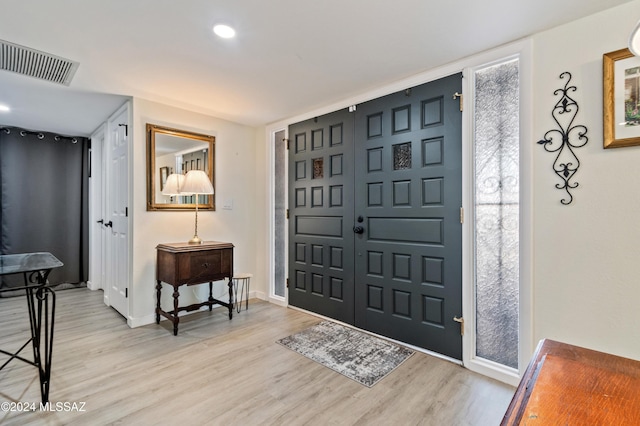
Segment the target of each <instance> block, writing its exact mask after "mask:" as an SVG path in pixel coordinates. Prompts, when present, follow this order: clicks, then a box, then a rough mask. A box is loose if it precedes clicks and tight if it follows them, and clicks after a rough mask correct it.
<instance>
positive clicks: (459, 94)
mask: <svg viewBox="0 0 640 426" xmlns="http://www.w3.org/2000/svg"><path fill="white" fill-rule="evenodd" d="M456 98H460V111H461V112H462V93H458V92H456V93H454V94H453V99H456Z"/></svg>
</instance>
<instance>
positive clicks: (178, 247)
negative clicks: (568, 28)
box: [156, 241, 233, 253]
mask: <svg viewBox="0 0 640 426" xmlns="http://www.w3.org/2000/svg"><path fill="white" fill-rule="evenodd" d="M225 248H233V244H231V243H223V242H220V241H203V242H202V243H201V244H190V243H186V242H185V243H162V244H158V246H157V247H156V249H158V250H164V251H168V252H172V253H177V252H185V251H200V250H211V249H225Z"/></svg>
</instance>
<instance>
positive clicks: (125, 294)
mask: <svg viewBox="0 0 640 426" xmlns="http://www.w3.org/2000/svg"><path fill="white" fill-rule="evenodd" d="M124 297H125V298H128V297H129V289H128V288H125V289H124Z"/></svg>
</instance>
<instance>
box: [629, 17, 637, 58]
mask: <svg viewBox="0 0 640 426" xmlns="http://www.w3.org/2000/svg"><path fill="white" fill-rule="evenodd" d="M629 50H630V51H631V53H633V54H634V55H636V56H640V22H638V23H637V24H636V26H635V28H634V29H633V31H632V32H631V37H629Z"/></svg>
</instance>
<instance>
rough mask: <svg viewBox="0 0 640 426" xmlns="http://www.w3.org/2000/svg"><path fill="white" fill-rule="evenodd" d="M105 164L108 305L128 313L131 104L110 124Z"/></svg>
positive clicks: (124, 313)
mask: <svg viewBox="0 0 640 426" xmlns="http://www.w3.org/2000/svg"><path fill="white" fill-rule="evenodd" d="M107 127H108V137H107V141H106V142H107V149H106V151H107V152H106V154H107V155H106V162H105V165H106V167H105V173H104V178H105V183H106V185H105V188H106V191H105V193H106V204H107V209H106V212H107V215H106V217H105V222H106V223H105V227H106V235H105V237H106V250H105V265H106V277H105V284H106V285H105V303H106V304H107V305H110V306H111V307H113V308H114V309H115V310H116V311H118V312H120V313H121V314H122V315H124V317H125V318H128V314H129V303H128V296H129V217H128V216H129V137H130V135H131V132H130V131H129V104H128V103H127V104H125V105H124V106H123V107H122V108H120V109H119V110H118V111H117V112H116V113H115V114H114V115H113V116H112V117H111V118H110V119H109V121H108V124H107Z"/></svg>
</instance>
